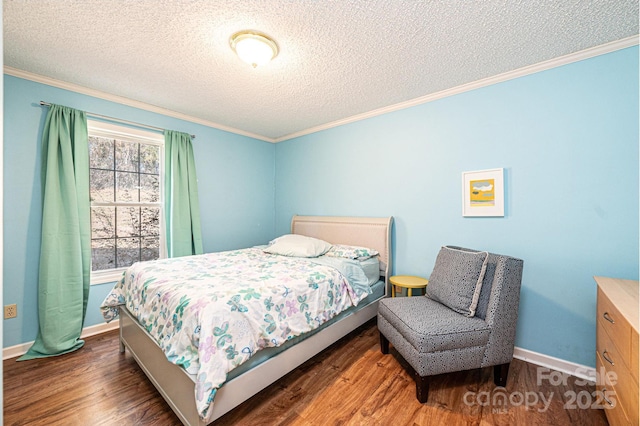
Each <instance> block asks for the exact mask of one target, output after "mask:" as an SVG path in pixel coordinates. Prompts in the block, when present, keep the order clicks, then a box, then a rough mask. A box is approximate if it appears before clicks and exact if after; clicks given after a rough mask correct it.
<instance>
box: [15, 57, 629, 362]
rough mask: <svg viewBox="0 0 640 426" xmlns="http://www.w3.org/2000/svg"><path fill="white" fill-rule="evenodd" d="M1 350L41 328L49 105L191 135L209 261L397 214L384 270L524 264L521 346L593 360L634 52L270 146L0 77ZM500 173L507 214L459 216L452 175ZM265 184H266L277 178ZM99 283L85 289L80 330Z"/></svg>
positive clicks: (608, 272) (621, 259)
mask: <svg viewBox="0 0 640 426" xmlns="http://www.w3.org/2000/svg"><path fill="white" fill-rule="evenodd" d="M4 82H5V100H4V115H5V117H4V118H5V135H4V137H5V143H4V150H5V151H4V155H5V165H4V167H5V170H4V173H5V187H4V197H5V199H4V202H5V207H4V209H5V211H4V237H5V238H4V240H5V245H4V255H5V261H4V303H5V304H9V303H17V304H18V309H19V316H18V318H17V319H12V320H5V321H4V347H8V346H12V345H15V344H19V343H23V342H28V341H32V340H33V339H34V338H35V335H36V332H37V296H36V294H37V269H38V253H39V243H40V235H39V233H40V220H41V217H40V211H41V204H40V196H41V193H40V175H39V170H40V135H41V128H42V124H43V121H44V116H45V110H44V109H43V108H41V107H39V106H38V105H37V103H38V101H40V100H45V101H49V102H54V103H59V104H63V105H68V106H72V107H75V108H79V109H84V110H87V111H91V112H96V113H100V114H105V115H110V116H115V117H121V118H126V119H128V120H133V121H138V122H142V123H146V124H149V125H154V126H159V127H164V128H170V129H175V130H181V131H185V132H189V133H194V134H196V135H197V138H196V139H195V140H194V150H195V154H196V164H197V167H198V179H199V182H198V183H199V187H200V188H199V189H200V204H201V213H202V218H203V225H202V227H203V234H204V235H203V237H204V245H205V251H209V252H210V251H219V250H226V249H233V248H239V247H246V246H251V245H254V244H262V243H265V242H266V241H268V240H269V239H271V238H272V237H273V236H275V235H278V234H283V233H287V232H288V231H289V226H290V221H291V216H292V215H293V214H296V213H297V214H313V215H363V216H386V215H393V216H394V217H395V225H394V235H393V245H394V249H395V254H394V271H395V272H396V273H407V274H417V275H424V276H428V275H429V274H430V272H431V270H432V268H433V263H434V260H435V257H436V254H437V252H438V249H439V247H440V246H441V245H444V244H456V245H463V246H468V247H474V248H481V249H486V250H490V251H494V252H499V253H505V254H510V255H513V256H517V257H520V258H522V259H524V260H525V272H524V278H523V288H522V295H521V304H520V319H519V322H518V331H517V333H518V334H517V342H516V344H517V345H518V346H519V347H522V348H525V349H529V350H533V351H536V352H540V353H543V354H546V355H550V356H555V357H558V358H561V359H565V360H568V361H573V362H576V363H580V364H585V365H589V366H594V365H595V359H594V347H595V302H596V296H595V295H596V285H595V282H594V281H593V278H592V277H593V276H594V275H605V276H616V277H624V278H629V279H638V256H639V252H638V234H639V230H638V217H639V216H638V192H639V190H638V178H639V177H638V162H639V158H638V125H639V123H638V114H639V109H638V91H639V88H638V48H637V47H633V48H629V49H625V50H622V51H618V52H614V53H610V54H607V55H603V56H599V57H596V58H592V59H589V60H585V61H581V62H578V63H574V64H570V65H566V66H563V67H559V68H555V69H552V70H549V71H545V72H541V73H537V74H534V75H530V76H526V77H522V78H519V79H515V80H511V81H508V82H504V83H500V84H496V85H493V86H489V87H485V88H482V89H478V90H474V91H471V92H467V93H463V94H459V95H456V96H452V97H449V98H445V99H441V100H438V101H434V102H431V103H428V104H424V105H420V106H416V107H413V108H409V109H405V110H401V111H396V112H393V113H389V114H385V115H382V116H378V117H374V118H371V119H368V120H364V121H360V122H356V123H352V124H349V125H345V126H340V127H336V128H333V129H329V130H325V131H322V132H319V133H315V134H311V135H308V136H304V137H300V138H296V139H293V140H290V141H286V142H282V143H279V144H276V145H272V144H269V143H266V142H261V141H257V140H253V139H251V138H247V137H243V136H238V135H234V134H230V133H227V132H223V131H219V130H216V129H212V128H208V127H205V126H201V125H197V124H193V123H190V122H186V121H181V120H177V119H173V118H170V117H166V116H162V115H158V114H154V113H150V112H147V111H142V110H138V109H135V108H131V107H126V106H123V105H120V104H116V103H113V102H108V101H104V100H100V99H95V98H92V97H88V96H84V95H80V94H77V93H73V92H69V91H65V90H61V89H56V88H53V87H50V86H46V85H42V84H38V83H33V82H29V81H25V80H22V79H18V78H14V77H10V76H5V80H4ZM497 167H504V168H505V171H506V178H505V184H506V215H505V217H504V218H463V217H462V214H461V210H462V206H461V198H462V197H461V193H460V192H461V173H462V172H463V171H469V170H482V169H489V168H497ZM274 174H275V177H274ZM110 288H111V284H105V285H97V286H92V288H91V298H90V305H89V313H88V316H87V321H86V325H94V324H98V323H100V322H101V317H100V316H99V312H98V306H99V304H100V302H101V301H102V299H103V297H104V296H105V295H106V293H107V292H108V291H109V290H110Z"/></svg>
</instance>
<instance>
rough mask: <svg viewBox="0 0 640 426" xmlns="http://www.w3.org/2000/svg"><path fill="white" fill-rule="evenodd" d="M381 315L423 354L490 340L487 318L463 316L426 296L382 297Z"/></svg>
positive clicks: (481, 344) (476, 345) (473, 345)
mask: <svg viewBox="0 0 640 426" xmlns="http://www.w3.org/2000/svg"><path fill="white" fill-rule="evenodd" d="M429 285H431V284H429ZM378 315H379V316H382V317H383V318H384V319H385V320H387V322H389V324H391V325H392V326H393V327H394V328H395V329H396V330H397V331H398V332H399V333H400V334H401V335H402V336H403V337H404V338H405V340H407V342H409V343H410V344H411V345H412V346H413V347H414V348H416V350H417V351H418V352H420V353H430V352H440V351H446V350H451V349H463V348H469V347H478V346H484V345H486V344H487V342H488V340H489V327H488V326H487V323H486V322H485V321H484V320H482V319H480V318H475V317H465V316H464V315H460V314H459V313H458V312H455V311H453V310H451V309H449V308H448V307H446V306H444V305H442V304H440V303H438V302H436V301H434V300H431V299H429V298H428V297H425V296H418V297H393V298H385V299H382V300H380V303H379V305H378ZM391 343H392V344H394V346H396V345H398V343H396V342H393V341H391Z"/></svg>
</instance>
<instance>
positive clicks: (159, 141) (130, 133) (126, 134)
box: [87, 119, 167, 285]
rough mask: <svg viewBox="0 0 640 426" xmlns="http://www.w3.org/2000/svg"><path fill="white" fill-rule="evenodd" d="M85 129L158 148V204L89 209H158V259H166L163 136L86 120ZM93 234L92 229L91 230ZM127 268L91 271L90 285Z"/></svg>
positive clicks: (101, 204)
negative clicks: (151, 207)
mask: <svg viewBox="0 0 640 426" xmlns="http://www.w3.org/2000/svg"><path fill="white" fill-rule="evenodd" d="M87 128H88V131H89V136H90V137H91V136H98V137H105V138H109V139H116V140H120V141H126V142H141V143H145V144H149V145H157V146H159V147H160V164H159V167H160V202H159V203H144V202H134V203H131V202H108V203H107V202H94V201H92V202H91V207H112V206H123V207H149V206H153V207H158V206H159V207H160V250H159V254H160V257H159V258H160V259H164V258H166V257H167V245H166V239H165V238H166V236H165V221H164V135H163V134H161V133H157V132H152V131H149V130H142V129H136V128H132V127H126V126H123V125H118V124H113V123H106V122H101V121H96V120H91V119H88V120H87ZM91 232H92V234H93V227H92V229H91ZM126 269H127V268H126V267H124V268H114V269H103V270H101V271H93V270H92V271H91V285H95V284H104V283H111V282H114V281H118V280H120V278H121V277H122V273H123V272H124V271H125V270H126Z"/></svg>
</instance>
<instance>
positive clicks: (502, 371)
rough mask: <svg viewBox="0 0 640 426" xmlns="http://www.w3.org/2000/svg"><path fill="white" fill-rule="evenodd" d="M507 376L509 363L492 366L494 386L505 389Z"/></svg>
mask: <svg viewBox="0 0 640 426" xmlns="http://www.w3.org/2000/svg"><path fill="white" fill-rule="evenodd" d="M508 375H509V363H506V364H500V365H494V366H493V382H494V383H495V384H496V386H502V387H505V386H506V385H507V376H508Z"/></svg>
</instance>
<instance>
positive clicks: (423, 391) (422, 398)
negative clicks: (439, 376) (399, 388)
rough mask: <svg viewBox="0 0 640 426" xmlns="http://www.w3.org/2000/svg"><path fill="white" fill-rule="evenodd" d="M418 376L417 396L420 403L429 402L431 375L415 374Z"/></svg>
mask: <svg viewBox="0 0 640 426" xmlns="http://www.w3.org/2000/svg"><path fill="white" fill-rule="evenodd" d="M415 378H416V398H418V402H420V404H424V403H425V402H427V399H428V397H429V376H420V375H418V373H416V374H415Z"/></svg>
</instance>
